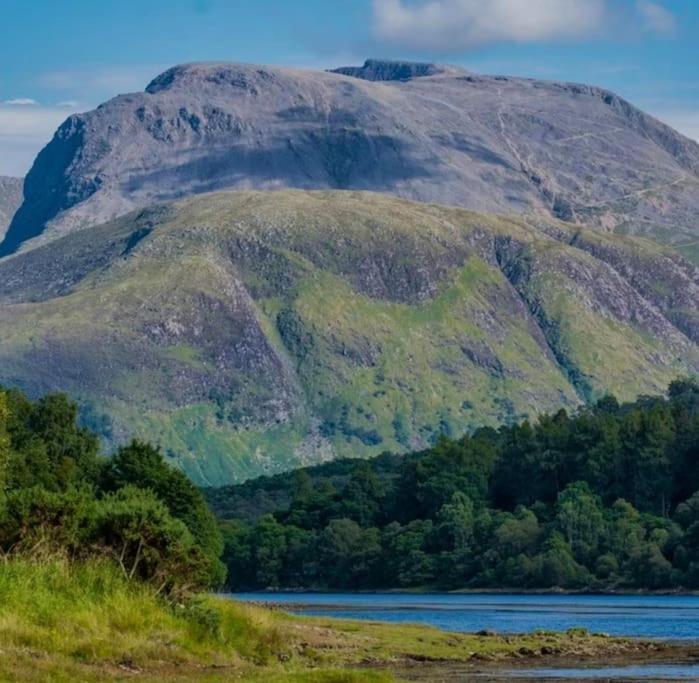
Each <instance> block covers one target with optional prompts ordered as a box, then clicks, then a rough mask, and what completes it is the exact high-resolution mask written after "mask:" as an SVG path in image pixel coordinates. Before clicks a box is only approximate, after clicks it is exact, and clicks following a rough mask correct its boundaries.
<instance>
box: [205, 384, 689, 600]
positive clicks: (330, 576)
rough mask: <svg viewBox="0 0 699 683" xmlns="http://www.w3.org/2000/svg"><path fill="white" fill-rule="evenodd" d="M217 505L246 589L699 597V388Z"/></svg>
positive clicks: (492, 432) (330, 468)
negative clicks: (565, 591) (558, 590)
mask: <svg viewBox="0 0 699 683" xmlns="http://www.w3.org/2000/svg"><path fill="white" fill-rule="evenodd" d="M207 497H208V500H209V502H210V503H211V505H212V506H213V508H214V510H215V511H216V512H217V514H218V516H219V517H222V518H224V519H226V520H227V521H226V522H225V523H224V524H223V528H224V536H225V550H224V560H225V562H226V564H227V565H228V570H229V585H230V586H231V587H232V588H265V587H324V588H351V589H358V588H361V589H364V588H389V587H390V588H394V587H404V588H408V587H424V586H430V587H438V588H444V589H455V588H465V587H508V588H548V587H563V588H569V589H578V588H587V589H625V588H626V589H631V588H642V589H670V588H675V587H678V586H682V587H686V588H697V587H699V386H698V385H697V383H696V382H694V381H691V380H685V381H676V382H673V383H672V384H671V385H670V387H669V390H668V393H667V396H642V397H639V398H638V399H637V400H636V401H635V402H633V403H626V404H622V405H620V404H619V403H618V402H617V401H616V399H614V398H613V397H611V396H608V397H605V398H603V399H601V400H600V401H598V402H597V403H596V404H595V405H593V406H590V407H585V408H581V409H579V410H578V411H577V412H575V413H573V414H568V413H567V412H566V411H565V410H560V411H559V412H557V413H555V414H553V415H545V416H542V417H540V418H539V419H538V420H537V421H536V422H529V421H527V420H525V421H523V422H520V423H518V424H516V425H514V426H511V427H502V428H500V429H492V428H483V429H480V430H477V431H476V432H475V433H474V434H473V435H471V436H465V437H463V438H460V439H448V438H446V437H443V438H440V439H439V441H438V442H437V443H436V444H435V445H434V447H432V448H429V449H427V450H423V451H420V452H418V453H413V454H409V455H406V456H394V455H382V456H379V457H377V458H375V459H372V460H369V461H360V462H357V461H351V460H343V461H338V462H334V463H329V464H326V465H322V466H318V467H313V468H308V469H302V470H297V471H295V472H293V473H290V474H285V475H277V476H275V477H268V478H260V479H257V480H254V481H250V482H247V483H245V484H243V485H240V486H233V487H227V488H223V489H216V490H213V489H212V490H209V491H208V492H207Z"/></svg>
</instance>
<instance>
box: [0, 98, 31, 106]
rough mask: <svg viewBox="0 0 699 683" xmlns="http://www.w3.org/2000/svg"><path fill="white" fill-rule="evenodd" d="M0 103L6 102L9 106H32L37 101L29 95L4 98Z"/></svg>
mask: <svg viewBox="0 0 699 683" xmlns="http://www.w3.org/2000/svg"><path fill="white" fill-rule="evenodd" d="M2 104H6V105H8V106H10V107H32V106H34V105H36V104H39V103H38V102H37V101H36V100H33V99H31V98H30V97H15V98H14V99H12V100H5V101H4V102H2Z"/></svg>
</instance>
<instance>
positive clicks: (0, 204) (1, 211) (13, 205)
mask: <svg viewBox="0 0 699 683" xmlns="http://www.w3.org/2000/svg"><path fill="white" fill-rule="evenodd" d="M23 183H24V179H23V178H11V177H8V176H0V240H2V238H3V237H4V236H5V231H6V230H7V228H8V227H9V225H10V221H11V220H12V217H13V216H14V215H15V212H16V211H17V209H18V208H19V205H20V204H21V203H22V185H23Z"/></svg>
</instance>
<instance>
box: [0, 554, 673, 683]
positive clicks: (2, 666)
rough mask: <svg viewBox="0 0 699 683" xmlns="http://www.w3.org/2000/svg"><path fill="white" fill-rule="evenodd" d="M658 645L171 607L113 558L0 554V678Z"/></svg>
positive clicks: (231, 605) (259, 670)
mask: <svg viewBox="0 0 699 683" xmlns="http://www.w3.org/2000/svg"><path fill="white" fill-rule="evenodd" d="M657 647H659V646H651V645H648V644H644V643H635V642H630V641H624V640H619V639H614V638H605V637H602V636H590V635H587V634H585V633H583V632H575V631H573V632H569V633H567V634H552V633H538V634H533V635H525V636H511V637H503V636H496V635H480V636H479V635H467V634H460V635H457V634H450V633H444V632H441V631H438V630H436V629H431V628H427V627H422V626H410V625H397V624H379V623H371V622H361V623H360V622H356V621H355V622H353V621H343V620H337V619H329V618H297V617H292V616H289V615H287V614H285V613H283V612H280V611H273V610H268V609H263V608H259V607H254V606H250V605H243V604H239V603H235V602H231V601H226V600H223V599H219V598H214V597H203V598H201V599H199V600H195V601H194V602H191V603H189V604H188V605H186V606H183V605H174V606H173V605H170V604H168V603H166V602H165V601H163V600H162V599H160V598H158V597H157V596H155V595H154V592H153V591H152V589H150V588H148V587H146V586H144V585H141V584H138V583H135V582H129V581H126V580H125V579H124V578H123V577H122V576H121V575H120V573H119V572H118V570H117V569H116V568H114V567H113V566H111V565H109V564H106V563H99V562H93V563H90V564H82V565H71V564H69V563H67V562H65V561H53V560H52V561H47V562H43V563H37V562H29V561H25V560H14V559H13V560H10V561H6V562H5V563H3V564H0V653H1V656H0V679H2V680H13V681H15V680H16V681H37V680H51V681H76V680H80V681H104V680H128V679H137V680H139V681H150V680H153V681H155V680H163V679H165V680H201V681H219V680H224V679H225V680H232V679H233V680H234V679H240V680H251V681H255V680H260V681H262V680H264V681H277V680H278V681H311V682H313V681H319V682H320V681H323V682H325V681H328V682H334V681H337V682H338V683H339V682H340V681H342V682H348V683H350V682H354V681H357V682H360V681H377V682H378V681H389V680H393V679H394V678H393V675H392V674H391V673H390V670H392V669H397V668H401V667H404V666H406V665H407V666H409V665H410V664H411V663H418V662H470V663H472V664H473V665H474V666H476V665H477V666H483V665H484V664H486V665H487V664H488V663H489V662H498V661H504V660H517V661H522V660H523V659H528V658H534V657H540V656H549V657H555V656H561V657H571V656H577V657H600V658H601V657H605V658H608V657H619V656H628V657H639V656H648V655H650V654H651V653H657Z"/></svg>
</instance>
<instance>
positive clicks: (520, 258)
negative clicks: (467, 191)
mask: <svg viewBox="0 0 699 683" xmlns="http://www.w3.org/2000/svg"><path fill="white" fill-rule="evenodd" d="M172 77H174V78H176V77H177V76H176V74H175V75H172ZM168 78H170V77H168ZM159 87H171V86H170V85H167V84H166V83H162V84H160V85H158V84H155V85H154V86H152V88H153V89H157V88H159ZM212 87H214V86H212ZM215 87H218V86H215ZM697 301H699V273H698V272H697V269H696V268H694V267H693V266H692V265H690V264H689V263H688V262H687V261H685V260H684V259H683V258H682V257H680V256H678V255H677V254H676V253H675V252H674V251H673V250H672V249H670V248H666V247H661V246H659V245H656V244H655V243H653V242H650V241H647V240H644V239H638V238H632V237H628V236H620V235H609V234H607V233H605V232H603V231H602V232H600V231H597V230H595V229H593V228H589V227H581V226H576V225H572V224H570V223H567V222H563V221H557V220H554V219H551V218H543V217H532V216H529V217H524V216H520V217H516V216H514V217H497V216H493V215H484V214H479V213H474V212H471V211H467V210H464V209H459V208H446V207H440V206H437V205H425V204H418V203H414V202H411V201H407V200H403V199H397V198H395V197H391V196H386V195H380V194H376V193H369V192H336V191H322V192H317V191H316V192H304V191H289V190H286V191H279V192H251V191H244V192H221V193H214V194H205V195H201V196H197V197H192V198H188V199H185V200H180V201H177V202H174V203H173V202H168V203H160V204H156V205H153V206H151V207H148V208H147V209H141V210H137V211H135V212H133V213H130V214H128V215H126V216H123V217H121V218H118V219H116V220H114V221H112V222H109V223H106V224H103V225H100V226H96V227H92V228H88V229H85V230H82V231H80V232H73V233H72V234H68V235H65V236H63V237H57V238H55V239H54V240H53V241H52V242H51V243H50V244H47V245H43V246H37V247H36V248H34V249H30V250H26V251H24V252H23V253H20V254H17V255H15V256H13V257H11V258H6V259H3V260H1V261H0V384H4V385H11V386H19V387H21V388H23V389H25V390H26V391H28V392H29V393H30V394H31V395H33V396H35V395H41V394H43V393H45V392H47V391H54V390H61V391H68V392H70V393H71V394H72V395H74V396H75V397H76V398H78V399H79V401H80V403H81V406H82V417H83V421H84V422H85V423H86V424H88V425H89V426H90V427H92V428H93V429H95V430H97V431H98V432H100V433H101V434H102V436H103V437H104V438H105V439H106V440H107V441H108V442H111V443H118V442H120V441H123V440H124V439H127V438H130V437H132V436H140V437H143V438H148V439H149V440H151V441H156V442H158V443H160V444H161V446H162V447H163V449H164V450H165V452H166V453H167V455H168V458H169V459H170V460H171V461H172V462H173V463H175V464H177V465H178V466H180V467H181V468H183V469H184V470H185V471H186V472H187V473H188V474H189V475H190V476H191V477H192V478H193V479H194V480H195V481H197V482H198V483H201V484H223V483H228V482H233V481H240V480H241V479H244V478H246V477H250V476H254V475H257V474H261V473H269V472H277V471H280V470H283V469H288V468H290V467H293V466H295V465H300V464H310V463H315V462H321V461H324V460H328V459H331V458H334V457H338V456H368V455H371V454H376V453H379V452H381V451H384V450H390V451H396V452H397V451H406V450H415V449H417V448H421V447H424V446H426V445H427V444H429V443H431V442H432V441H433V440H434V439H435V438H436V437H437V435H438V434H439V433H447V434H452V435H456V434H460V433H462V432H464V431H466V430H469V429H473V428H475V427H477V426H480V425H483V424H491V425H497V424H500V423H502V422H509V421H512V420H518V419H521V418H522V417H523V416H525V415H528V416H531V417H533V416H535V415H536V414H537V413H540V412H542V411H554V410H558V409H559V408H560V407H562V406H564V407H567V408H569V409H572V408H575V407H577V406H578V405H580V404H581V402H583V401H594V400H595V399H596V398H598V397H600V396H602V395H603V394H604V393H605V392H606V391H608V390H612V391H613V392H614V393H615V394H617V396H618V397H619V398H621V399H630V398H635V397H636V396H637V395H638V394H640V393H657V392H659V391H662V390H664V388H665V387H666V386H667V384H668V383H669V381H670V380H672V379H674V378H675V377H677V376H680V375H684V374H687V373H690V372H696V371H697V370H698V369H699V350H698V347H697V342H698V341H699V314H698V311H697Z"/></svg>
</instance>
